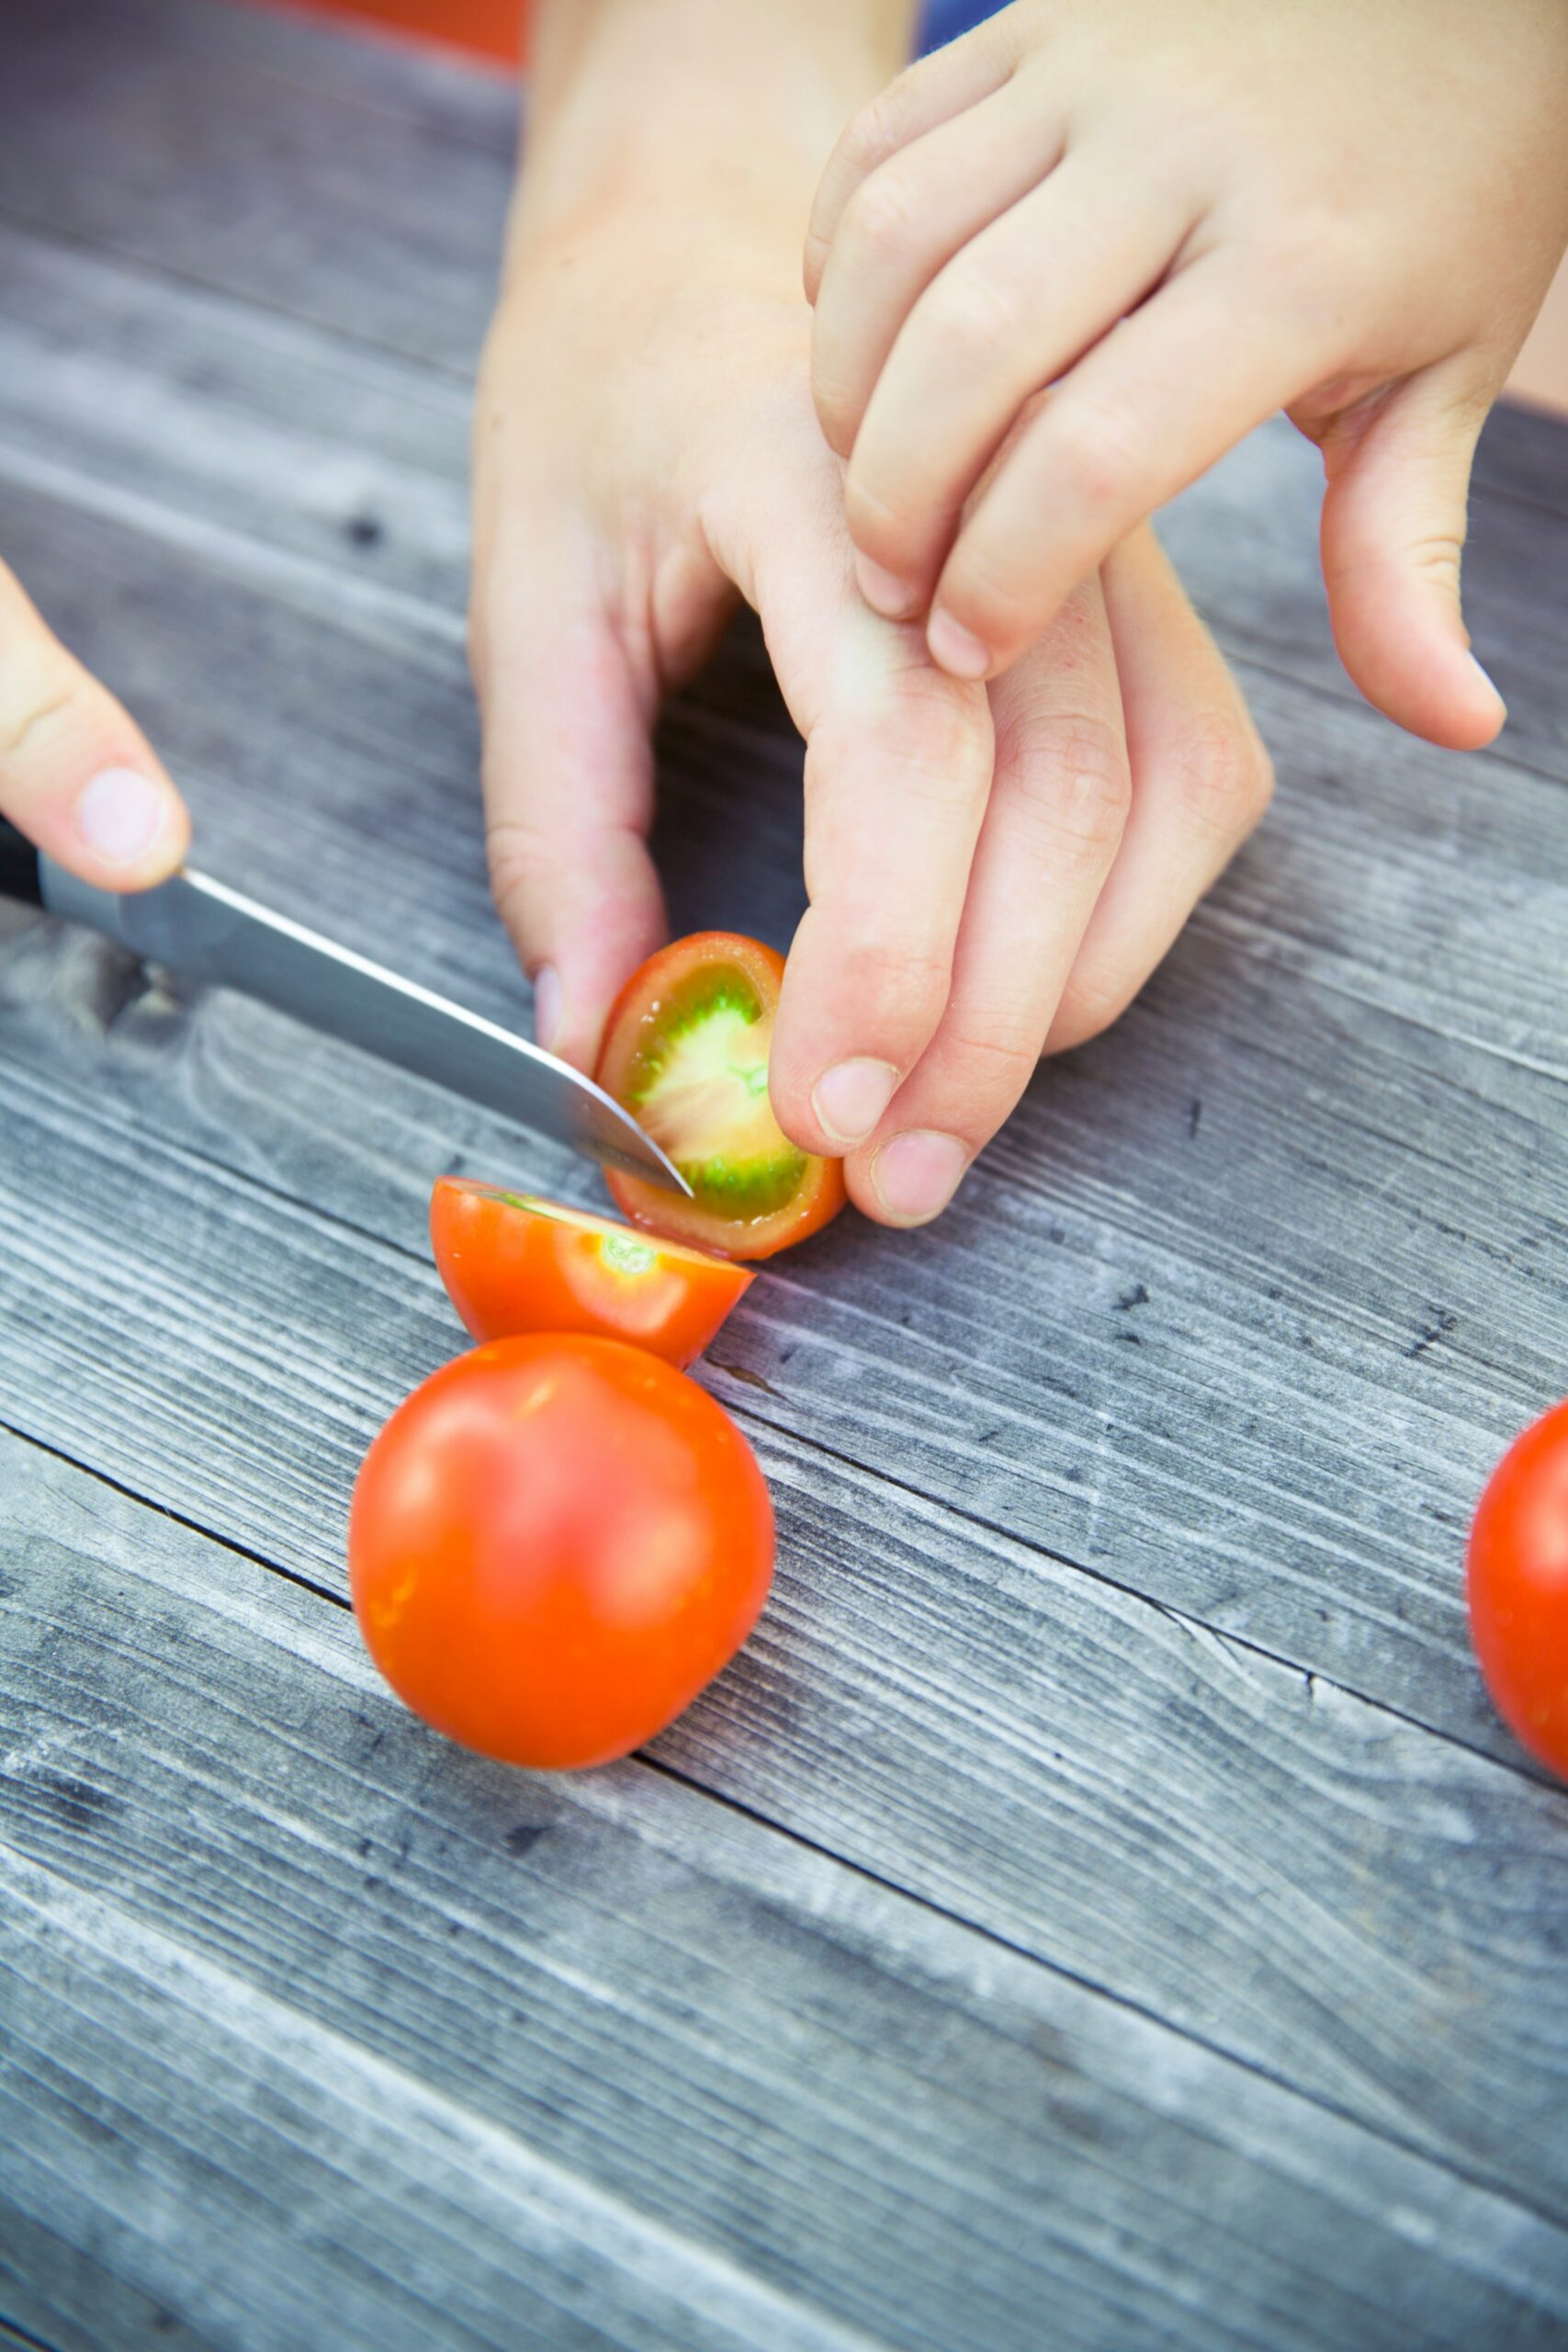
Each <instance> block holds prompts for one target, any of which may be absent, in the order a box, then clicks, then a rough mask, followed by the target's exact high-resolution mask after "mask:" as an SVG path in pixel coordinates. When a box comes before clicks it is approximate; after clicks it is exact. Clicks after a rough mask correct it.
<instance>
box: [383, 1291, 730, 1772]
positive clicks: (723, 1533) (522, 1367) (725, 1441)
mask: <svg viewBox="0 0 1568 2352" xmlns="http://www.w3.org/2000/svg"><path fill="white" fill-rule="evenodd" d="M348 1561H349V1582H350V1588H351V1589H352V1592H353V1595H354V1608H355V1615H356V1616H357V1618H358V1620H359V1627H360V1631H361V1633H362V1634H364V1636H365V1640H366V1644H367V1647H368V1649H369V1651H370V1655H371V1657H373V1658H374V1659H375V1661H376V1663H377V1665H378V1667H379V1668H380V1669H381V1671H382V1673H383V1674H384V1675H385V1676H386V1678H387V1679H388V1681H389V1683H390V1684H391V1686H392V1688H393V1690H394V1691H396V1692H397V1693H398V1696H399V1697H400V1699H402V1700H404V1701H405V1702H407V1704H408V1705H409V1706H411V1707H412V1709H413V1710H414V1712H415V1713H416V1714H420V1715H423V1717H424V1719H425V1721H426V1722H427V1723H430V1724H434V1726H435V1728H436V1730H437V1731H442V1732H445V1733H446V1735H447V1736H448V1737H449V1738H452V1739H457V1740H461V1741H462V1743H463V1745H464V1746H465V1747H476V1748H478V1749H479V1750H480V1751H481V1753H482V1754H484V1755H486V1756H496V1757H500V1758H502V1760H503V1761H504V1762H506V1763H509V1764H528V1765H534V1766H536V1767H538V1768H541V1769H549V1770H562V1769H570V1768H571V1767H574V1766H581V1765H588V1764H603V1763H607V1762H608V1761H609V1760H610V1758H612V1757H615V1756H624V1755H626V1753H627V1752H628V1750H629V1749H631V1748H634V1747H640V1746H641V1745H642V1743H643V1742H644V1741H645V1740H649V1739H651V1738H652V1737H653V1736H654V1734H655V1733H656V1732H659V1731H661V1730H662V1729H663V1728H664V1726H665V1724H668V1723H670V1722H671V1721H672V1720H673V1718H674V1717H675V1716H676V1715H678V1714H679V1713H681V1711H682V1708H683V1707H687V1706H689V1705H690V1704H691V1702H692V1701H693V1700H694V1698H695V1697H696V1695H697V1693H698V1691H701V1690H702V1689H703V1687H704V1685H705V1683H708V1682H711V1681H712V1679H713V1678H714V1676H715V1675H716V1673H717V1672H718V1671H719V1668H721V1667H723V1666H725V1665H727V1664H728V1661H729V1659H730V1658H731V1657H734V1655H735V1652H736V1651H737V1650H738V1649H739V1646H740V1645H741V1643H742V1642H743V1641H744V1640H745V1638H746V1636H747V1634H749V1633H750V1630H751V1627H752V1626H753V1624H754V1623H756V1621H757V1617H758V1614H759V1612H760V1611H761V1606H762V1603H763V1601H764V1600H765V1599H766V1598H767V1591H768V1585H769V1581H770V1579H771V1577H772V1575H773V1507H772V1505H771V1504H770V1502H769V1500H768V1490H767V1487H765V1486H764V1484H763V1483H762V1474H761V1471H760V1470H759V1469H758V1467H757V1463H756V1459H755V1456H754V1455H753V1454H752V1452H751V1449H750V1446H749V1445H748V1444H747V1442H746V1440H745V1439H744V1437H743V1436H742V1435H741V1433H740V1431H739V1430H738V1429H737V1428H736V1426H735V1423H734V1422H733V1421H732V1420H731V1419H730V1418H729V1416H728V1413H727V1412H726V1411H725V1410H724V1408H723V1407H722V1406H721V1405H717V1404H716V1403H715V1401H714V1399H713V1398H712V1397H709V1396H708V1395H707V1394H706V1392H705V1390H703V1389H701V1388H699V1387H698V1386H697V1385H696V1384H695V1382H694V1381H691V1380H688V1379H687V1377H686V1375H685V1374H684V1373H682V1372H677V1371H675V1369H674V1368H673V1366H672V1365H671V1364H667V1363H660V1360H659V1358H658V1357H657V1356H650V1355H649V1354H648V1353H647V1352H646V1351H645V1350H643V1349H641V1348H632V1347H627V1346H626V1343H625V1342H624V1341H623V1340H601V1339H592V1338H586V1337H583V1336H581V1335H578V1334H573V1335H570V1336H562V1335H552V1334H547V1333H540V1332H530V1333H527V1334H525V1335H524V1336H522V1337H519V1338H516V1339H511V1340H491V1342H490V1343H489V1344H488V1345H487V1346H485V1347H482V1348H476V1349H474V1350H473V1351H472V1353H471V1354H468V1355H465V1356H459V1357H458V1358H457V1361H456V1362H455V1363H448V1364H444V1365H443V1366H442V1368H441V1370H440V1371H439V1372H437V1373H433V1374H432V1375H431V1377H430V1378H429V1379H428V1380H427V1381H425V1383H424V1384H423V1386H422V1387H419V1388H416V1389H415V1390H414V1393H413V1395H412V1397H409V1398H408V1399H407V1400H406V1402H404V1403H403V1404H401V1405H400V1406H399V1408H398V1409H397V1411H396V1412H395V1413H394V1414H393V1415H392V1418H391V1419H390V1420H389V1422H388V1423H387V1425H386V1427H385V1428H384V1429H383V1430H382V1431H381V1433H380V1435H379V1436H378V1438H377V1440H376V1442H375V1443H374V1444H373V1445H372V1446H371V1448H370V1451H369V1453H367V1455H366V1457H365V1462H364V1465H363V1467H362V1468H361V1470H360V1473H359V1477H358V1480H357V1482H356V1484H355V1489H354V1505H353V1509H352V1510H351V1512H350V1515H349V1529H348Z"/></svg>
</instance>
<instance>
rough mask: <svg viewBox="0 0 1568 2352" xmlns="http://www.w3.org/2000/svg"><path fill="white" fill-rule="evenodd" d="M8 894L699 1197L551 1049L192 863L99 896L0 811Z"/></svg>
mask: <svg viewBox="0 0 1568 2352" xmlns="http://www.w3.org/2000/svg"><path fill="white" fill-rule="evenodd" d="M0 892H4V894H5V895H6V897H7V898H11V899H23V900H25V901H26V902H27V903H28V905H31V906H36V907H42V908H44V909H45V910H46V911H47V912H48V913H50V914H52V915H61V916H62V917H64V919H65V920H66V921H67V922H83V923H86V924H88V925H90V926H91V928H92V929H93V930H94V931H99V932H102V933H103V934H104V936H105V937H106V938H107V939H114V940H118V942H119V944H120V945H121V946H122V947H129V948H130V951H131V953H132V954H133V955H135V956H141V957H143V958H144V959H145V960H146V961H148V962H150V963H154V964H162V965H164V966H166V967H167V968H168V969H169V970H170V971H172V972H177V973H179V974H181V975H182V976H183V977H184V978H186V979H192V980H209V981H212V982H214V983H216V985H217V986H218V987H220V988H229V989H243V992H244V993H245V995H247V996H254V997H259V998H260V999H261V1001H262V1002H263V1003H264V1004H271V1005H275V1006H276V1008H277V1010H278V1011H279V1012H289V1013H292V1014H293V1015H294V1017H295V1019H296V1020H299V1021H304V1022H307V1023H309V1024H310V1027H311V1028H312V1029H320V1030H321V1031H324V1033H325V1034H326V1035H328V1036H330V1037H341V1038H343V1039H344V1042H345V1043H346V1044H348V1045H351V1046H362V1047H363V1048H364V1049H365V1051H366V1052H367V1053H371V1054H377V1055H379V1057H380V1058H381V1059H382V1060H383V1061H389V1062H395V1063H396V1064H397V1066H398V1068H399V1069H407V1070H412V1071H413V1072H414V1074H415V1076H416V1077H419V1078H428V1079H432V1080H434V1082H435V1084H436V1085H438V1086H446V1087H449V1088H450V1089H451V1091H453V1092H454V1093H455V1094H462V1095H466V1096H467V1097H468V1101H469V1102H470V1103H482V1104H483V1105H484V1107H485V1108H486V1110H488V1111H500V1112H501V1113H502V1114H503V1115H504V1116H506V1117H508V1118H512V1119H517V1120H520V1121H521V1122H522V1124H523V1125H524V1126H525V1127H533V1128H535V1129H536V1130H537V1132H538V1133H539V1134H540V1135H545V1136H550V1137H551V1138H552V1139H553V1140H554V1141H555V1142H557V1143H564V1144H566V1145H568V1146H569V1147H570V1149H571V1150H573V1151H577V1152H581V1154H582V1155H583V1157H584V1158H585V1159H596V1160H600V1161H604V1162H607V1163H608V1164H609V1166H611V1167H612V1168H618V1169H620V1170H622V1171H623V1172H624V1173H625V1174H626V1175H628V1176H641V1177H643V1178H645V1179H646V1180H647V1181H648V1182H649V1183H653V1184H660V1185H663V1186H664V1187H665V1188H666V1189H667V1190H669V1191H673V1192H678V1193H686V1194H687V1195H688V1197H689V1196H690V1193H691V1186H690V1185H689V1184H688V1183H687V1182H686V1180H685V1178H684V1177H683V1176H682V1174H681V1172H680V1170H679V1169H677V1168H676V1166H675V1165H674V1163H673V1161H672V1160H670V1159H666V1158H665V1155H664V1154H663V1152H662V1151H660V1148H659V1146H658V1145H657V1144H656V1143H655V1142H654V1140H653V1138H652V1136H649V1135H647V1134H645V1133H644V1131H643V1129H642V1128H641V1127H639V1126H638V1125H637V1121H636V1120H635V1119H634V1118H633V1117H632V1116H631V1115H630V1114H629V1113H628V1112H626V1111H623V1110H622V1108H621V1106H620V1104H619V1103H617V1102H616V1101H615V1098H614V1096H613V1095H609V1094H606V1093H605V1091H604V1088H603V1087H602V1086H595V1085H594V1083H593V1081H592V1079H589V1078H584V1077H583V1075H582V1073H581V1070H575V1069H572V1068H571V1065H570V1063H569V1062H563V1061H558V1060H557V1058H556V1057H555V1055H554V1054H547V1053H546V1052H545V1050H544V1048H543V1046H534V1045H530V1044H529V1043H528V1041H527V1040H526V1039H525V1038H523V1037H514V1036H513V1035H511V1033H510V1032H509V1031H508V1030H505V1029H502V1028H500V1027H498V1025H497V1024H496V1023H494V1022H493V1021H485V1020H482V1019H481V1018H480V1016H479V1014H478V1013H477V1012H465V1011H464V1009H463V1007H462V1006H461V1005H460V1004H452V1003H450V1002H449V1001H447V999H446V998H445V997H440V996H436V995H434V994H433V992H432V991H431V990H430V989H423V988H420V987H419V986H418V985H417V983H416V982H414V981H412V980H405V979H400V978H399V977H398V975H397V973H395V972H389V971H386V970H384V969H383V968H382V967H381V966H380V965H379V964H372V963H370V962H369V961H367V958H366V957H365V956H356V955H355V954H354V952H353V950H352V949H350V948H347V947H339V946H337V945H336V944H334V943H333V941H332V940H330V939H323V938H322V937H321V934H320V933H318V932H314V931H307V930H306V929H305V927H304V925H303V924H302V923H297V922H290V921H289V920H288V916H287V915H279V914H274V913H273V912H272V910H271V909H270V908H267V907H262V906H258V905H257V904H256V902H255V900H254V899H247V898H243V897H242V895H241V893H240V892H239V891H238V890H231V889H230V888H228V886H227V884H225V883H222V882H215V881H214V880H213V879H212V877H211V876H210V875H207V874H198V873H197V872H195V871H194V870H193V869H192V868H191V867H189V866H186V869H185V871H184V872H183V873H180V874H176V875H175V876H174V877H173V878H172V879H171V880H170V881H167V882H163V883H160V884H158V885H157V887H156V888H153V889H151V890H136V891H129V892H126V893H124V894H123V895H122V894H119V893H117V892H115V891H112V890H96V889H94V888H92V886H91V885H90V884H88V883H86V882H79V881H78V880H77V879H76V877H75V876H74V875H72V874H67V873H66V871H65V869H64V867H63V866H61V865H56V864H55V863H54V861H53V859H52V858H48V857H44V856H42V855H40V854H39V852H38V851H37V850H36V849H34V847H33V845H32V843H31V842H29V841H28V840H26V839H25V838H24V836H23V835H22V834H21V833H19V832H18V831H17V829H16V827H15V826H14V825H9V824H7V823H6V821H5V820H4V819H3V818H0Z"/></svg>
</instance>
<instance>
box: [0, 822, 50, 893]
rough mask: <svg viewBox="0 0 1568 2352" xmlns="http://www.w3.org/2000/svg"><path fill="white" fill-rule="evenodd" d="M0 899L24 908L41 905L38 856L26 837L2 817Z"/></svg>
mask: <svg viewBox="0 0 1568 2352" xmlns="http://www.w3.org/2000/svg"><path fill="white" fill-rule="evenodd" d="M0 897H4V898H7V899H20V900H21V902H22V904H23V905H24V906H28V907H41V906H42V904H43V877H42V875H41V874H40V872H39V854H38V852H37V850H36V849H34V847H33V845H32V843H31V842H30V841H28V837H27V835H26V834H25V833H19V832H18V831H17V828H16V826H15V825H11V824H7V823H6V820H5V818H4V817H0Z"/></svg>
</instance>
